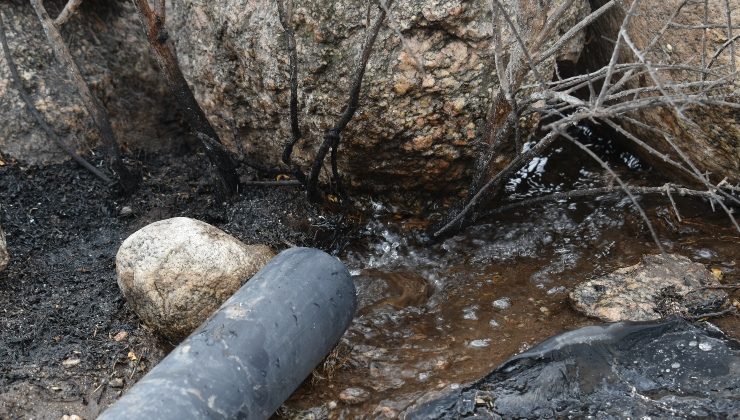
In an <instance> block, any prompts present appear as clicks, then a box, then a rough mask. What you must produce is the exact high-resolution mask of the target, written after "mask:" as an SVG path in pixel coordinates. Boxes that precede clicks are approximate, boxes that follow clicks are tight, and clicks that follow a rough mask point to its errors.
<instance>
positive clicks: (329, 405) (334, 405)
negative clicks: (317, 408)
mask: <svg viewBox="0 0 740 420" xmlns="http://www.w3.org/2000/svg"><path fill="white" fill-rule="evenodd" d="M326 407H327V408H328V409H329V410H333V409H335V408H337V402H336V401H329V403H328V404H326Z"/></svg>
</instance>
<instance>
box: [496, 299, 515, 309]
mask: <svg viewBox="0 0 740 420" xmlns="http://www.w3.org/2000/svg"><path fill="white" fill-rule="evenodd" d="M493 307H494V308H496V309H501V310H503V309H509V308H510V307H511V299H509V298H507V297H505V298H501V299H497V300H494V301H493Z"/></svg>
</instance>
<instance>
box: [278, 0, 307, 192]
mask: <svg viewBox="0 0 740 420" xmlns="http://www.w3.org/2000/svg"><path fill="white" fill-rule="evenodd" d="M291 3H292V2H291ZM277 7H278V15H279V16H280V24H281V25H282V26H283V31H285V39H286V44H287V47H288V54H289V57H290V133H291V138H290V140H288V142H287V143H286V145H285V148H284V149H283V163H285V165H286V166H287V167H288V168H289V169H290V170H291V172H292V173H293V176H295V177H296V179H298V180H299V181H300V182H301V183H303V184H305V183H306V176H305V175H304V174H303V171H302V170H301V169H300V168H299V167H298V165H296V164H295V163H293V158H292V155H293V148H294V147H295V145H296V143H298V141H299V140H300V139H301V137H302V135H301V126H300V123H299V121H298V51H297V46H296V42H295V31H294V30H293V27H292V26H291V18H292V10H291V9H290V8H289V9H287V10H286V8H285V5H284V3H283V0H277Z"/></svg>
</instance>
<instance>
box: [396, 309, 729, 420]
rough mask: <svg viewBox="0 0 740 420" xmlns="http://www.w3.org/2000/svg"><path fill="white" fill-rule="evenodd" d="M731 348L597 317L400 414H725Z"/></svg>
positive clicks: (694, 334) (712, 332)
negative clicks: (599, 321)
mask: <svg viewBox="0 0 740 420" xmlns="http://www.w3.org/2000/svg"><path fill="white" fill-rule="evenodd" d="M738 364H740V346H739V345H738V342H737V341H736V340H733V339H731V338H728V337H726V336H725V335H724V334H722V333H720V332H718V331H717V329H716V328H713V327H711V326H694V325H692V324H690V323H688V322H686V321H684V320H681V319H672V320H668V321H664V322H656V323H637V324H633V323H625V322H620V323H617V324H611V325H597V326H590V327H585V328H581V329H579V330H575V331H571V332H567V333H565V334H561V335H559V336H556V337H553V338H551V339H548V340H546V341H545V342H543V343H541V344H539V345H537V346H536V347H534V348H532V349H530V350H528V351H526V352H524V353H522V354H519V355H516V356H514V357H513V358H511V359H510V360H509V361H507V362H505V363H504V364H502V365H501V366H499V367H498V368H497V369H496V370H494V371H493V372H491V373H490V374H489V375H488V376H486V377H485V378H483V379H481V380H480V381H477V382H475V383H473V384H471V385H467V386H463V387H458V388H457V390H453V391H448V392H447V393H446V394H443V396H441V397H440V396H437V397H436V398H434V397H431V396H430V397H428V398H429V399H430V400H431V401H427V402H426V403H418V404H417V405H416V406H415V407H412V408H411V409H409V410H407V412H406V413H404V414H405V416H402V417H403V418H407V419H443V418H444V419H446V418H456V419H459V418H476V419H479V418H487V419H492V418H493V419H495V418H505V419H508V418H566V417H568V418H585V417H589V418H669V417H670V418H674V417H681V418H683V417H707V418H726V417H733V416H735V414H732V413H737V412H738V410H740V401H738V399H737V398H736V396H737V394H738V392H740V379H739V377H738V375H737V373H736V372H737V371H736V369H737V366H738Z"/></svg>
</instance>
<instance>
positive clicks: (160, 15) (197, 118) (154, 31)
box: [134, 0, 239, 196]
mask: <svg viewBox="0 0 740 420" xmlns="http://www.w3.org/2000/svg"><path fill="white" fill-rule="evenodd" d="M160 2H161V3H158V7H157V9H156V10H154V9H152V8H151V7H150V5H149V2H148V0H134V5H135V6H136V8H137V9H138V11H139V15H140V16H141V19H142V22H143V23H144V25H145V26H146V35H147V39H148V40H149V45H150V46H151V49H152V51H153V52H154V56H155V58H156V60H157V63H159V67H160V69H161V70H162V74H163V75H164V78H165V81H166V82H167V86H168V87H169V89H170V92H171V93H172V95H173V96H174V97H175V99H176V100H177V103H178V104H179V106H180V109H181V110H182V112H183V113H184V114H185V116H186V120H187V122H188V125H190V128H191V129H192V130H193V131H194V132H195V134H196V136H197V137H198V139H199V140H200V141H201V144H202V146H203V148H204V149H205V152H206V156H208V160H209V161H210V162H211V164H212V165H213V166H214V168H215V169H216V171H217V173H218V177H219V180H220V182H221V188H222V190H223V192H224V193H225V194H226V195H228V196H230V195H233V194H236V192H237V191H238V187H239V177H238V175H237V173H236V165H235V164H234V161H233V160H232V158H231V155H230V154H229V152H228V150H226V147H224V145H223V144H222V143H221V140H220V138H219V136H218V134H217V133H216V130H214V129H213V126H211V123H210V122H209V121H208V118H206V114H205V113H204V112H203V109H201V107H200V105H199V104H198V101H196V100H195V96H193V92H192V91H191V90H190V86H188V83H187V81H186V80H185V76H183V74H182V71H181V70H180V66H179V64H178V62H177V57H176V56H175V53H174V51H173V49H172V46H171V45H170V43H169V42H168V40H169V35H168V34H167V29H166V28H165V16H164V12H163V11H164V2H165V0H160Z"/></svg>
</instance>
